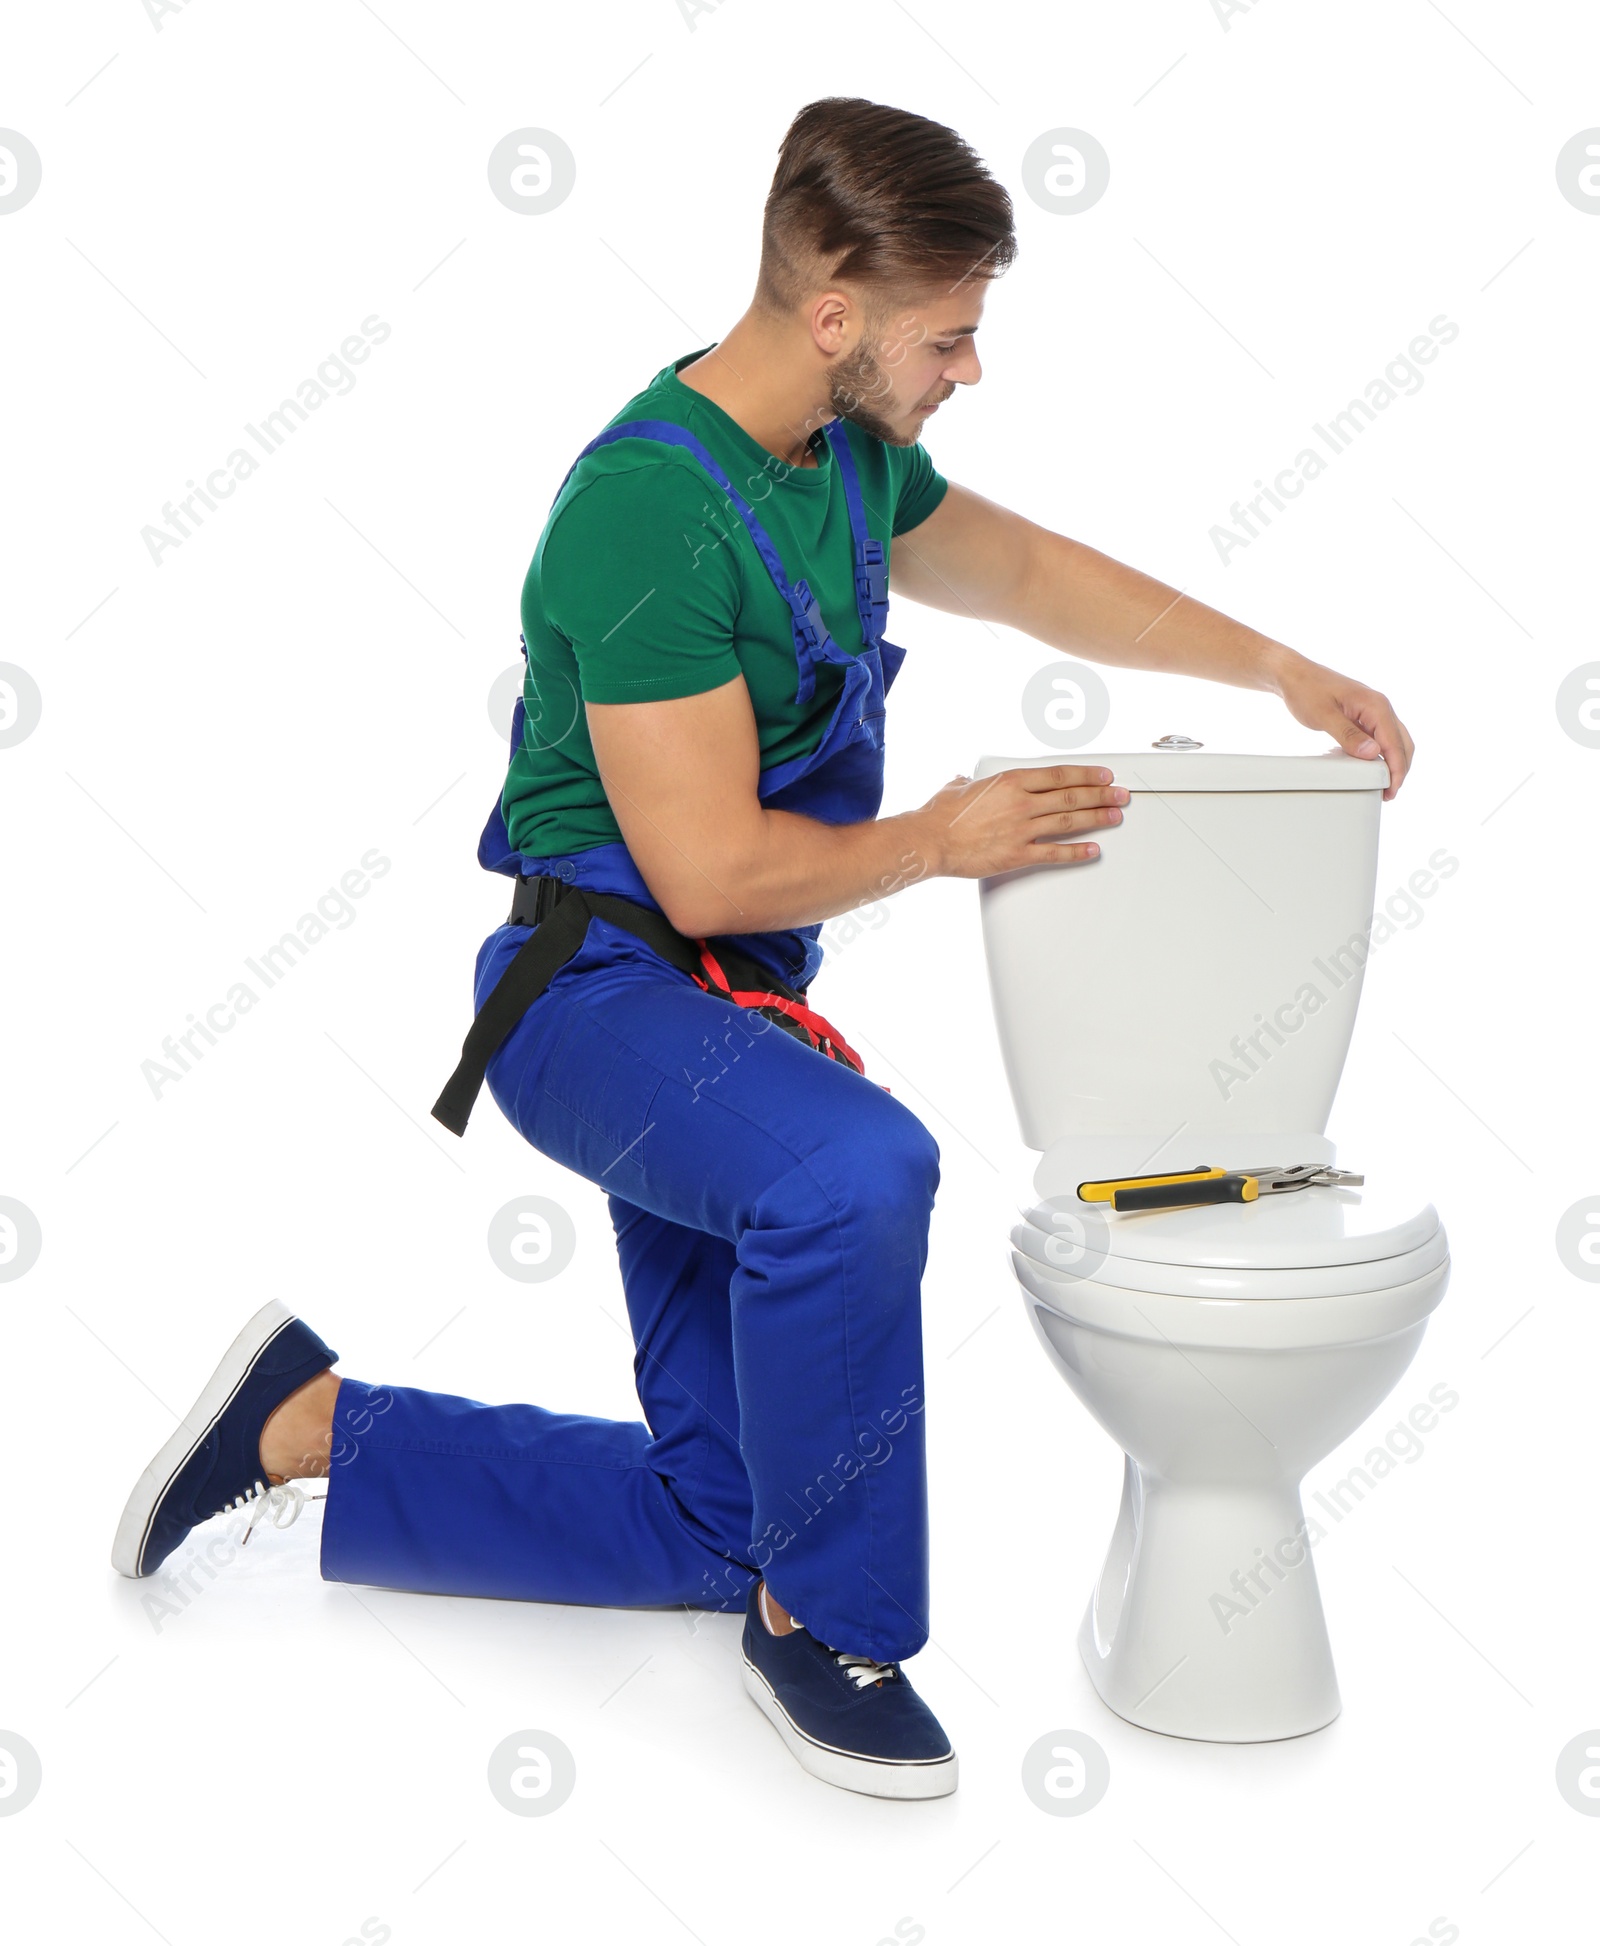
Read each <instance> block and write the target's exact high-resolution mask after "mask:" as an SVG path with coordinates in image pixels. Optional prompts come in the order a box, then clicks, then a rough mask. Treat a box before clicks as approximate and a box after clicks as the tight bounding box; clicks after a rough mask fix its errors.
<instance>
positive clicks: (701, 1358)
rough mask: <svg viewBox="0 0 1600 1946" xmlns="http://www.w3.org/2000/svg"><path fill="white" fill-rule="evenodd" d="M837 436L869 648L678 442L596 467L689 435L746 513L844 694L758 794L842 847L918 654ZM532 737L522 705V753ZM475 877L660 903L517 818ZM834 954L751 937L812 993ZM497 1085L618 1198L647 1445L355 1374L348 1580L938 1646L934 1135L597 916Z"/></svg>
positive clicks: (806, 684) (748, 941)
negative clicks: (830, 613)
mask: <svg viewBox="0 0 1600 1946" xmlns="http://www.w3.org/2000/svg"><path fill="white" fill-rule="evenodd" d="M826 436H827V439H828V442H829V446H830V448H831V450H832V455H833V460H834V463H835V464H836V465H837V466H838V467H839V469H840V477H841V480H842V483H843V486H844V489H845V496H846V502H847V506H848V509H849V515H850V526H851V533H852V538H853V543H854V549H855V588H856V604H857V609H858V612H859V615H860V619H861V630H862V640H863V644H864V647H863V650H862V652H861V654H860V655H858V656H850V655H847V654H846V653H845V652H844V651H843V650H841V649H840V648H839V647H838V646H837V644H836V643H835V642H834V641H833V639H832V637H831V636H830V635H829V633H828V631H827V628H826V626H825V624H824V622H823V620H822V616H821V612H820V609H819V608H818V605H817V603H816V601H815V599H814V598H813V597H812V595H811V593H810V590H809V589H808V587H807V585H806V583H805V582H803V581H801V582H799V583H797V584H791V582H790V581H789V578H788V576H787V574H786V573H785V571H784V568H783V564H782V562H781V561H780V560H779V558H778V555H777V552H776V550H775V548H774V547H773V545H772V542H771V539H770V537H769V536H768V535H767V533H766V532H765V530H764V529H763V528H762V526H761V524H760V522H759V520H758V519H757V517H756V514H755V512H754V510H753V508H752V507H751V506H750V504H749V503H748V501H746V500H745V499H744V498H743V496H742V495H741V494H740V493H739V492H738V491H737V489H736V488H735V487H734V486H733V484H732V482H731V481H730V480H729V479H728V477H727V475H726V474H725V473H724V471H723V470H722V468H721V467H720V466H719V465H718V463H717V462H716V460H715V459H714V458H713V457H712V455H711V454H710V453H709V452H708V451H707V450H706V448H705V447H704V446H703V445H702V444H701V443H700V442H699V441H698V440H696V439H695V438H694V437H693V435H692V434H690V433H689V432H687V431H686V430H685V429H684V428H683V427H681V426H676V425H673V424H670V423H668V422H665V421H654V420H648V421H645V420H641V421H632V422H629V423H627V424H624V425H620V426H613V427H611V428H609V429H608V430H607V431H605V432H603V433H601V434H600V436H599V438H597V439H595V440H592V441H591V442H590V444H589V445H588V446H586V447H585V448H584V454H587V453H589V452H592V451H594V450H595V448H596V447H599V446H601V445H605V444H607V443H609V442H610V441H612V440H615V439H624V438H646V439H653V440H659V441H666V442H670V443H671V444H674V445H677V446H681V447H683V448H684V449H685V450H687V451H688V452H690V453H692V454H693V456H694V458H695V459H696V460H697V461H698V462H699V463H700V465H701V466H703V467H704V468H705V470H706V471H707V472H708V473H709V474H710V475H711V477H712V478H713V479H714V480H715V481H716V482H717V484H718V486H719V487H721V488H722V490H723V492H724V493H725V494H726V495H727V496H728V499H729V500H730V501H731V503H732V504H733V507H734V509H735V510H736V512H737V513H738V515H739V517H740V519H741V520H742V521H743V522H744V525H745V527H746V529H747V531H748V532H749V534H750V537H751V539H752V541H753V542H754V544H755V546H756V549H757V552H758V553H759V555H760V557H761V559H762V561H763V562H764V564H765V565H766V568H767V571H768V573H769V574H770V575H771V577H772V580H773V583H774V585H775V586H776V587H777V589H778V591H779V593H780V594H781V595H782V596H783V597H784V599H785V601H786V602H787V603H788V605H789V608H790V611H791V613H792V615H793V617H794V639H795V655H796V667H797V675H798V688H797V700H798V701H802V702H803V701H804V700H805V699H806V698H807V697H808V696H810V695H812V694H814V691H815V682H816V668H817V665H818V664H819V663H822V662H828V663H833V664H837V665H841V666H842V667H843V670H844V683H843V688H842V691H841V693H840V696H839V699H838V703H837V706H836V707H835V709H834V711H833V714H832V716H831V718H830V719H829V722H828V726H827V730H826V732H825V734H824V736H823V738H822V741H821V743H820V744H819V745H818V747H817V749H816V750H815V751H814V752H813V753H812V754H811V755H809V756H805V757H800V758H796V759H793V760H791V761H789V762H787V763H783V764H779V765H776V766H774V767H773V768H771V769H769V770H764V771H763V772H762V773H761V778H760V785H759V792H760V796H761V799H762V801H763V802H764V803H766V804H769V805H772V806H775V807H779V808H782V809H785V810H790V811H796V812H799V813H801V814H803V815H805V816H808V817H813V818H817V819H820V820H822V821H824V822H827V823H831V824H846V823H857V822H860V821H863V820H866V819H869V818H872V817H874V816H876V814H877V811H878V807H879V804H880V802H881V799H882V793H883V720H884V697H885V693H886V692H887V690H888V688H889V685H890V684H891V683H892V682H893V680H894V677H895V675H896V673H897V672H898V670H899V667H900V664H901V661H902V660H903V657H904V651H903V650H902V649H900V648H898V647H896V646H895V645H894V644H893V643H891V642H888V641H886V640H885V639H884V635H883V628H884V623H885V620H886V618H887V614H888V572H887V567H886V565H885V562H884V549H883V544H882V542H880V541H876V540H873V539H872V538H871V537H870V536H869V535H868V532H867V525H866V514H865V509H864V507H863V505H862V500H861V491H860V482H859V480H858V477H857V474H856V468H855V462H854V459H853V457H852V455H851V452H850V447H849V441H848V438H847V437H846V434H845V432H844V428H843V425H842V423H841V422H839V421H837V420H836V421H834V422H833V423H831V424H830V425H829V426H828V427H827V429H826ZM584 454H580V455H579V458H580V459H581V458H582V457H583V456H584ZM574 464H576V462H574ZM569 477H570V473H569ZM564 484H565V482H563V485H564ZM557 497H558V498H559V495H558V496H557ZM524 728H525V721H524V713H523V707H522V704H521V702H520V701H519V703H518V705H517V708H516V712H515V715H514V719H513V724H512V749H513V751H515V750H516V748H517V746H518V744H519V742H520V739H521V737H522V736H523V734H524ZM478 855H479V859H480V862H481V863H482V864H484V865H485V866H486V867H487V868H488V869H490V870H493V871H500V872H505V873H507V874H512V875H514V874H517V873H519V872H522V873H529V872H536V873H539V874H547V875H559V876H561V877H564V878H567V879H569V881H570V882H572V883H575V884H577V885H578V886H580V887H582V888H584V889H586V890H590V891H595V892H609V893H613V894H618V895H620V896H622V897H626V898H630V899H635V900H637V901H638V902H639V903H641V904H646V905H649V906H651V907H655V905H656V902H655V900H654V899H653V898H651V896H650V894H649V891H648V888H647V887H646V886H645V884H644V882H643V879H642V878H641V877H640V875H639V873H638V870H637V867H636V866H635V865H634V863H633V860H632V859H631V857H630V856H629V854H628V852H627V849H626V847H625V846H624V845H622V844H620V843H617V844H608V845H601V846H598V847H596V848H594V849H592V850H590V851H586V852H579V853H575V854H572V855H571V856H569V857H565V858H541V859H530V858H526V857H524V856H523V855H521V854H519V853H518V852H516V851H515V850H514V849H513V847H512V845H511V842H510V839H509V836H508V834H507V831H506V826H505V821H504V818H503V817H502V815H501V811H500V807H499V805H498V804H497V805H496V807H495V809H494V812H493V813H492V814H491V816H490V819H489V822H488V825H487V827H486V829H485V831H484V834H483V839H482V842H481V844H480V846H479V854H478ZM657 909H659V908H657ZM530 931H531V929H530V928H529V927H527V926H520V925H505V926H501V927H500V928H498V929H497V930H496V931H495V932H493V933H492V934H490V936H489V938H488V939H486V940H485V941H484V943H483V946H482V948H481V949H480V951H479V954H478V961H477V977H476V985H475V1006H476V1007H478V1008H481V1007H482V1006H483V1003H484V999H485V997H486V996H487V994H488V993H489V992H490V991H491V990H492V989H493V988H494V986H495V985H496V983H497V981H498V980H499V978H500V975H501V974H502V973H503V972H504V970H505V968H506V966H507V965H508V964H509V962H510V961H511V959H512V958H514V957H515V955H516V954H517V952H518V951H519V949H520V948H521V947H522V945H523V944H524V943H525V942H526V940H527V939H528V938H529V936H530ZM819 931H820V927H819V926H811V927H807V928H801V929H796V930H795V931H794V932H792V933H773V934H746V935H743V936H741V937H739V938H738V939H737V940H736V942H735V943H736V944H737V945H738V946H740V947H742V948H744V949H745V950H746V951H747V952H749V953H750V954H751V956H752V957H755V958H757V959H760V960H762V961H763V963H765V964H769V965H771V966H772V967H773V969H774V971H776V972H777V973H778V974H779V976H780V978H783V979H786V980H788V981H790V982H791V983H792V984H793V985H795V986H803V985H804V984H805V983H806V981H808V980H809V978H810V976H811V974H812V973H813V972H814V971H815V968H816V965H817V964H818V962H819V961H820V958H821V952H820V948H819V947H818V945H817V943H816V936H817V933H818V932H819ZM487 1081H488V1085H489V1088H490V1091H491V1093H492V1094H493V1096H494V1098H495V1100H496V1101H497V1102H498V1103H499V1105H500V1107H501V1109H502V1110H503V1112H504V1113H505V1114H506V1116H507V1117H508V1118H509V1119H510V1121H511V1122H512V1123H513V1125H514V1126H515V1127H516V1128H517V1129H518V1130H519V1131H520V1132H521V1134H522V1135H523V1136H524V1137H525V1138H526V1139H527V1140H528V1141H529V1142H530V1143H532V1145H533V1146H534V1147H535V1148H536V1149H538V1150H540V1151H541V1153H543V1154H545V1155H547V1156H550V1157H552V1158H553V1159H554V1160H556V1161H557V1162H560V1163H562V1164H563V1165H564V1166H565V1167H567V1168H569V1169H572V1170H573V1171H575V1172H576V1173H577V1174H579V1175H581V1176H584V1177H586V1178H587V1179H588V1180H589V1181H590V1182H593V1183H596V1184H598V1185H599V1186H600V1187H601V1188H603V1189H605V1190H606V1191H607V1192H608V1194H609V1201H610V1209H611V1216H612V1222H613V1225H614V1227H615V1230H616V1237H617V1249H618V1255H619V1259H620V1264H621V1272H622V1281H623V1288H624V1292H625V1295H626V1301H627V1307H628V1314H629V1319H630V1323H631V1326H632V1330H633V1336H634V1341H635V1346H636V1354H635V1358H634V1373H635V1379H636V1382H637V1387H638V1393H639V1399H640V1403H641V1405H642V1406H643V1408H644V1413H645V1419H646V1421H647V1423H646V1424H640V1423H638V1422H637V1421H627V1422H618V1421H610V1420H602V1419H596V1418H589V1417H584V1416H579V1415H574V1414H570V1413H557V1412H552V1411H548V1410H546V1409H544V1408H542V1407H539V1406H533V1405H504V1406H489V1405H483V1404H480V1403H478V1402H477V1401H474V1400H467V1399H458V1398H451V1397H447V1396H445V1395H442V1394H437V1393H429V1392H424V1391H420V1390H414V1389H410V1388H399V1387H372V1386H367V1385H365V1384H363V1383H361V1382H359V1381H356V1380H351V1379H347V1380H345V1381H344V1383H343V1384H342V1386H341V1388H340V1392H339V1401H338V1406H337V1408H336V1418H335V1427H336V1438H335V1446H334V1462H335V1463H334V1465H333V1467H332V1470H331V1473H330V1483H329V1494H328V1502H327V1509H326V1518H325V1522H324V1528H323V1543H322V1571H323V1574H324V1575H325V1576H326V1577H327V1578H328V1579H330V1580H340V1581H352V1582H367V1583H372V1584H376V1585H378V1586H383V1587H392V1588H406V1589H418V1590H428V1591H434V1592H441V1593H452V1594H471V1595H498V1596H505V1597H510V1598H514V1599H521V1600H538V1601H560V1602H580V1603H597V1604H602V1605H608V1606H647V1605H657V1604H673V1605H676V1604H687V1605H689V1606H691V1607H699V1608H712V1609H732V1608H742V1607H743V1605H744V1601H745V1597H746V1593H747V1590H748V1588H749V1585H750V1582H751V1580H752V1578H753V1576H754V1575H756V1574H762V1575H765V1576H766V1578H767V1580H768V1582H769V1584H770V1586H771V1588H772V1591H773V1594H774V1595H775V1596H776V1597H777V1599H778V1600H779V1601H780V1602H781V1603H782V1604H783V1605H784V1607H785V1608H787V1609H788V1610H789V1612H790V1613H791V1614H793V1615H795V1616H796V1617H797V1618H798V1619H799V1620H800V1621H801V1622H803V1623H804V1624H805V1626H806V1627H807V1628H808V1629H810V1630H811V1632H812V1633H813V1634H814V1635H816V1636H817V1637H818V1638H819V1639H820V1640H821V1641H823V1642H825V1643H826V1644H828V1646H830V1647H832V1648H836V1649H840V1650H848V1651H851V1652H853V1653H856V1654H860V1655H868V1656H871V1657H873V1658H874V1659H876V1660H880V1661H893V1660H898V1659H900V1658H903V1657H906V1656H910V1655H914V1654H915V1653H916V1652H917V1650H918V1649H920V1648H921V1647H922V1646H923V1644H924V1643H925V1642H926V1640H927V1607H928V1562H927V1542H928V1534H927V1492H926V1470H925V1464H924V1440H923V1420H922V1411H923V1405H924V1399H923V1373H922V1331H921V1297H920V1286H921V1277H922V1271H923V1267H924V1264H925V1262H926V1255H927V1236H928V1219H929V1215H930V1212H931V1210H932V1206H933V1198H934V1192H935V1189H936V1187H937V1184H938V1174H939V1170H938V1160H939V1158H938V1149H937V1146H936V1145H935V1143H934V1140H933V1138H932V1136H931V1135H930V1134H929V1133H928V1131H927V1130H926V1129H925V1128H924V1127H923V1125H922V1123H921V1122H920V1121H918V1119H917V1118H916V1117H915V1116H914V1115H913V1114H912V1113H911V1112H910V1111H909V1110H908V1109H907V1108H905V1107H903V1106H902V1105H901V1104H900V1103H898V1102H897V1101H895V1100H894V1099H893V1098H892V1097H891V1096H890V1095H889V1094H887V1093H886V1092H885V1091H884V1090H883V1089H882V1088H880V1087H878V1086H877V1085H876V1084H875V1083H874V1082H871V1081H869V1080H866V1079H865V1078H864V1077H862V1076H861V1075H859V1074H857V1073H855V1072H854V1071H853V1070H852V1069H850V1068H848V1067H846V1066H844V1065H842V1064H841V1063H839V1062H836V1061H832V1060H829V1059H827V1058H826V1057H825V1056H823V1055H820V1054H818V1053H817V1052H815V1051H814V1050H813V1049H811V1048H810V1047H807V1046H805V1045H803V1044H802V1043H801V1042H799V1041H797V1040H795V1039H793V1038H791V1036H790V1035H789V1034H787V1033H783V1032H774V1031H771V1023H770V1022H769V1021H766V1020H764V1019H762V1018H760V1017H759V1016H755V1015H753V1014H750V1013H747V1012H746V1011H745V1010H744V1009H742V1008H740V1007H737V1006H735V1005H732V1004H731V1003H730V1002H728V1001H726V1000H724V999H721V998H719V997H717V996H715V995H713V994H711V993H708V992H706V991H704V990H703V989H702V988H700V987H698V986H697V985H695V984H694V982H693V981H692V980H691V979H690V978H688V977H687V976H686V975H685V974H684V973H682V972H680V971H678V970H677V969H676V968H674V967H671V966H669V965H667V963H666V962H665V961H664V960H662V959H661V958H659V957H658V956H657V955H656V954H655V953H653V952H652V951H651V950H650V949H649V948H648V947H647V946H646V945H644V944H643V942H642V941H640V940H639V939H637V938H635V937H634V936H633V935H631V934H630V933H627V932H625V931H623V930H622V929H621V928H620V927H617V926H613V925H611V924H609V923H608V922H607V921H605V920H603V919H600V918H595V919H593V920H591V922H590V924H589V929H588V932H587V935H586V936H585V939H584V943H583V945H582V946H581V947H580V949H579V951H578V953H577V955H576V957H575V958H573V959H571V960H570V961H568V963H567V964H566V965H565V966H563V967H562V968H561V970H560V971H559V972H558V973H557V974H556V975H555V977H554V978H553V979H552V980H551V982H550V984H549V986H548V988H547V989H546V990H545V991H544V993H543V994H542V995H541V997H540V998H539V999H537V1000H536V1001H534V1003H533V1004H532V1005H531V1006H530V1007H529V1008H528V1009H527V1011H526V1012H525V1013H524V1014H523V1015H522V1017H521V1019H520V1021H519V1022H518V1023H517V1025H516V1026H515V1027H514V1028H513V1029H512V1031H511V1032H510V1034H509V1035H508V1036H507V1038H506V1039H505V1041H504V1042H503V1043H502V1044H501V1046H500V1048H499V1050H498V1051H497V1052H496V1053H495V1055H494V1056H493V1058H492V1059H491V1060H490V1062H489V1065H488V1069H487ZM556 1289H557V1291H558V1292H559V1291H560V1290H562V1289H571V1286H570V1284H569V1285H566V1286H557V1287H556Z"/></svg>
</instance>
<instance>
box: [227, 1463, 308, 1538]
mask: <svg viewBox="0 0 1600 1946" xmlns="http://www.w3.org/2000/svg"><path fill="white" fill-rule="evenodd" d="M326 1497H327V1496H326V1495H325V1494H318V1495H317V1496H316V1498H317V1499H319V1500H322V1499H326ZM306 1499H307V1495H305V1494H304V1493H302V1492H301V1491H300V1489H299V1487H297V1486H296V1485H295V1483H294V1482H293V1480H286V1481H285V1482H284V1484H283V1485H282V1486H269V1485H268V1484H267V1482H266V1481H265V1480H257V1481H256V1483H255V1485H254V1486H252V1487H248V1488H246V1490H245V1491H244V1492H243V1493H241V1494H239V1495H237V1496H236V1497H235V1498H234V1499H232V1500H230V1501H229V1502H228V1503H227V1505H226V1506H224V1507H223V1508H222V1510H221V1511H222V1512H223V1513H225V1514H231V1513H236V1512H237V1511H238V1510H239V1509H241V1508H243V1507H248V1508H249V1509H250V1518H249V1519H248V1520H247V1521H246V1522H245V1528H244V1535H243V1538H242V1539H241V1540H240V1543H239V1545H240V1546H241V1547H243V1546H244V1545H245V1544H246V1543H247V1542H248V1541H249V1539H250V1536H251V1535H252V1534H253V1533H254V1532H255V1530H256V1524H257V1522H258V1521H259V1520H260V1519H261V1517H262V1515H263V1514H270V1515H271V1516H272V1524H273V1526H274V1527H292V1526H293V1525H294V1524H295V1522H296V1521H297V1520H298V1519H299V1518H300V1510H301V1508H302V1507H304V1506H305V1504H306Z"/></svg>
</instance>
